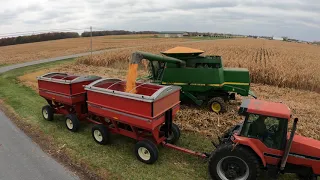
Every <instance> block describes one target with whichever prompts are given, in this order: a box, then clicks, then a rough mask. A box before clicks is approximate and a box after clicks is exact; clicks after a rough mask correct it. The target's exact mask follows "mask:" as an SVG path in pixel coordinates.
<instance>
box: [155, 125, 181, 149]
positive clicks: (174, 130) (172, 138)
mask: <svg viewBox="0 0 320 180" xmlns="http://www.w3.org/2000/svg"><path fill="white" fill-rule="evenodd" d="M166 129H167V128H166V126H165V125H163V126H161V128H160V131H164V132H165V131H166ZM179 138H180V129H179V127H178V126H177V125H176V124H174V123H172V127H171V134H169V137H168V138H167V139H166V142H167V143H170V144H174V143H175V142H177V141H178V140H179Z"/></svg>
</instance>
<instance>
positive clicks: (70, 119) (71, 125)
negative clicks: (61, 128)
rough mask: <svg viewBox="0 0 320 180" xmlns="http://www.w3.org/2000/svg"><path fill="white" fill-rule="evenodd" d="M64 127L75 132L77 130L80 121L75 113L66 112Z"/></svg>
mask: <svg viewBox="0 0 320 180" xmlns="http://www.w3.org/2000/svg"><path fill="white" fill-rule="evenodd" d="M65 123H66V127H67V129H68V130H69V131H72V132H77V131H78V130H79V126H80V121H79V120H78V118H77V116H76V115H75V114H68V115H67V116H66V121H65Z"/></svg>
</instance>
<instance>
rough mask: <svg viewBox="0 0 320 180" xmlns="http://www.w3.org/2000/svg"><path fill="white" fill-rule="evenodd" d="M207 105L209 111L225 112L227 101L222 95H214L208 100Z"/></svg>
mask: <svg viewBox="0 0 320 180" xmlns="http://www.w3.org/2000/svg"><path fill="white" fill-rule="evenodd" d="M208 107H209V109H210V111H212V112H215V113H217V114H220V113H225V112H227V103H226V102H225V101H224V99H223V98H222V97H214V98H212V99H210V101H209V102H208Z"/></svg>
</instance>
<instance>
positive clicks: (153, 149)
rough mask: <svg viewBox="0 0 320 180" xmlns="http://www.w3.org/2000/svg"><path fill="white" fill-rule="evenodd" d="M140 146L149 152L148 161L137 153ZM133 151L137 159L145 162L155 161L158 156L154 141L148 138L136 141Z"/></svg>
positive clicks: (151, 162)
mask: <svg viewBox="0 0 320 180" xmlns="http://www.w3.org/2000/svg"><path fill="white" fill-rule="evenodd" d="M140 147H145V148H147V149H148V151H149V152H150V154H151V158H150V159H149V160H148V161H145V160H143V159H141V158H140V156H139V154H138V149H139V148H140ZM134 153H135V155H136V157H137V158H138V160H139V161H141V162H144V163H146V164H153V163H154V162H156V161H157V160H158V156H159V150H158V148H157V146H156V145H155V143H153V142H152V141H150V140H148V139H144V140H141V141H138V142H137V143H136V145H135V148H134Z"/></svg>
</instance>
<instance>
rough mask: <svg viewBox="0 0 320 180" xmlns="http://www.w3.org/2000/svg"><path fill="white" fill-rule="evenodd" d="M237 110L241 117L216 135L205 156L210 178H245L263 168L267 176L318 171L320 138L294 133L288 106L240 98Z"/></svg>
mask: <svg viewBox="0 0 320 180" xmlns="http://www.w3.org/2000/svg"><path fill="white" fill-rule="evenodd" d="M239 114H240V115H243V116H245V120H244V121H243V122H242V123H241V124H239V125H236V126H234V127H233V128H231V129H230V130H229V131H228V132H226V133H225V134H224V136H223V137H222V138H219V141H220V142H219V145H216V144H214V143H213V144H214V146H216V150H214V151H213V152H212V153H211V155H210V158H209V174H210V176H211V178H212V179H221V180H227V179H241V180H242V179H243V180H245V179H248V180H253V179H256V178H257V177H258V176H259V173H260V171H261V170H267V171H268V175H269V176H270V177H273V178H276V177H277V176H278V174H280V173H295V174H297V176H298V177H299V178H301V179H317V176H319V175H320V141H317V140H314V139H311V138H307V137H303V136H300V135H295V130H296V125H297V121H298V119H297V118H295V119H294V122H293V127H292V130H291V133H290V132H288V128H289V127H288V124H289V121H290V118H291V113H290V109H289V108H288V107H287V106H286V105H285V104H282V103H274V102H267V101H262V100H255V99H247V100H244V101H243V102H242V104H241V106H240V108H239Z"/></svg>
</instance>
